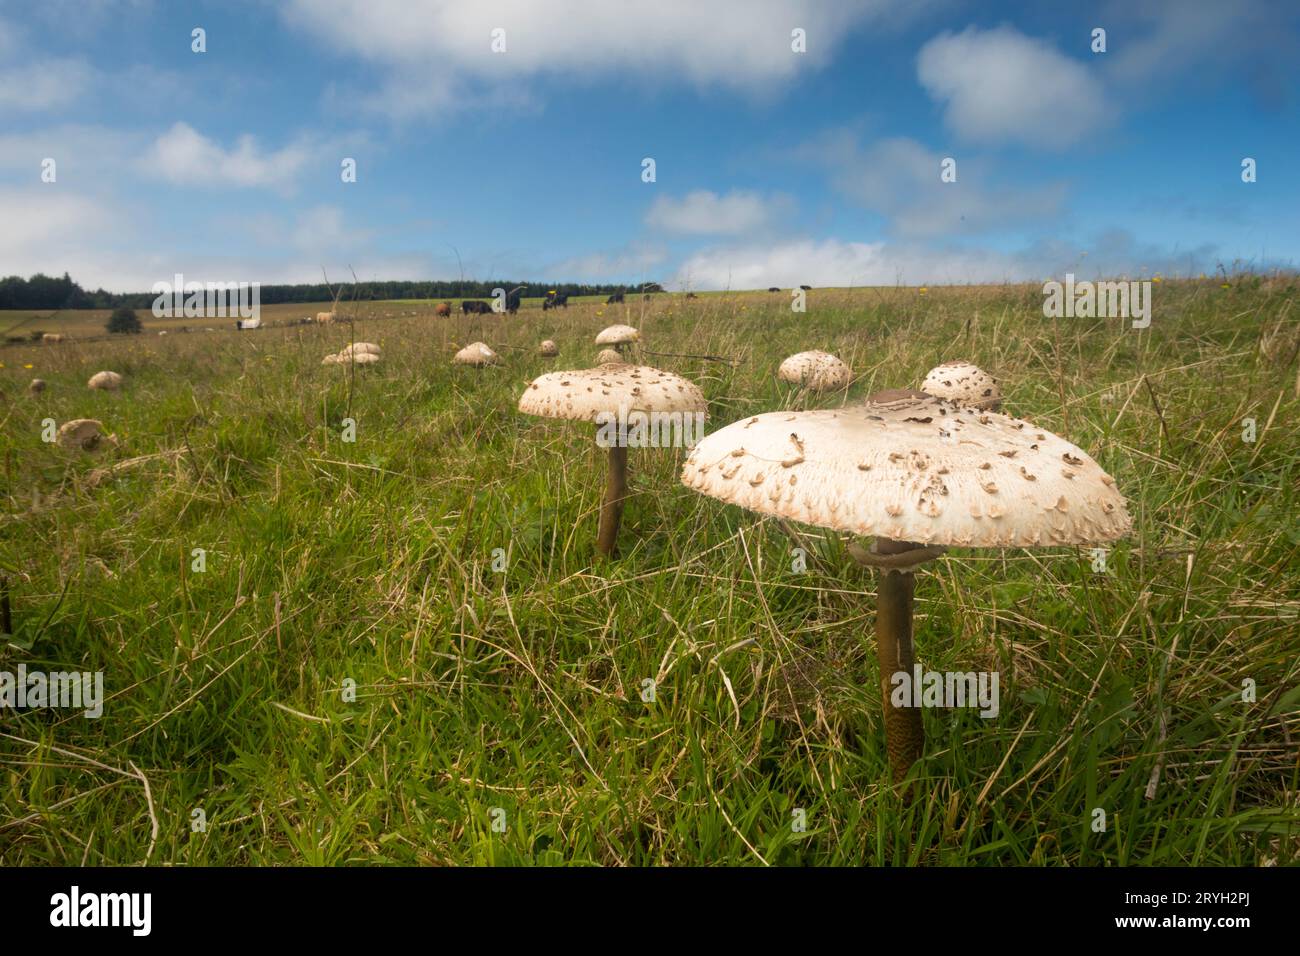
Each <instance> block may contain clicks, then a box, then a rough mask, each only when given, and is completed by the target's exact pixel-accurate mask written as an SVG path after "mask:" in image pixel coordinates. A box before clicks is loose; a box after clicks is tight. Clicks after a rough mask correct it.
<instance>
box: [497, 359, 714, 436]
mask: <svg viewBox="0 0 1300 956" xmlns="http://www.w3.org/2000/svg"><path fill="white" fill-rule="evenodd" d="M704 409H705V401H704V393H703V392H701V391H700V389H699V386H698V385H696V384H695V383H694V382H691V381H689V380H688V379H684V378H682V377H681V376H680V375H674V374H673V373H672V372H663V371H660V370H659V369H657V368H650V367H648V366H645V365H628V364H618V365H613V364H611V365H601V366H599V367H598V368H588V369H581V370H579V371H576V372H548V373H547V374H545V375H542V376H540V377H539V378H536V379H534V380H533V382H532V384H531V385H529V386H528V388H526V389H524V394H523V396H522V397H521V398H520V399H519V410H520V411H521V412H523V413H524V414H525V415H541V416H542V417H544V418H565V419H569V420H570V421H585V422H594V421H596V419H597V416H600V415H602V414H605V415H618V414H620V413H623V414H630V413H631V412H702V411H704Z"/></svg>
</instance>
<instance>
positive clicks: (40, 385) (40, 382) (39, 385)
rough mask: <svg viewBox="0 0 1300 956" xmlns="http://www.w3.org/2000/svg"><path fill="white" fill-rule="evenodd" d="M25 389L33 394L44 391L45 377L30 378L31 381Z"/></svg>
mask: <svg viewBox="0 0 1300 956" xmlns="http://www.w3.org/2000/svg"><path fill="white" fill-rule="evenodd" d="M27 391H29V392H31V393H32V394H33V395H36V394H37V393H39V392H43V391H45V379H43V378H34V379H32V383H31V384H30V385H28V386H27Z"/></svg>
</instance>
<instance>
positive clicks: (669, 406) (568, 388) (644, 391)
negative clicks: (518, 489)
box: [519, 363, 705, 557]
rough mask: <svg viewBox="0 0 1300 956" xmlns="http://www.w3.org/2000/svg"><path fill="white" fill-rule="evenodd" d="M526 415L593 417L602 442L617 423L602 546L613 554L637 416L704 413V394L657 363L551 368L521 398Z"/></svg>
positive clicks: (590, 419)
mask: <svg viewBox="0 0 1300 956" xmlns="http://www.w3.org/2000/svg"><path fill="white" fill-rule="evenodd" d="M519 410H520V411H521V412H523V413H524V414H525V415H540V416H542V417H543V418H561V419H567V420H569V421H579V422H593V423H595V424H596V427H597V435H596V438H597V442H598V443H599V444H604V442H602V440H601V439H602V435H603V434H605V433H606V430H607V429H609V428H610V425H611V423H617V425H618V426H619V427H617V429H616V432H617V436H618V437H617V438H616V439H615V440H613V441H612V442H609V443H608V448H609V478H608V480H607V482H606V485H605V497H604V500H603V501H602V502H601V506H600V529H599V532H598V534H597V536H596V548H597V550H599V551H600V553H601V554H604V555H606V556H608V557H612V556H614V554H615V551H616V548H617V543H618V526H619V523H620V522H621V521H622V518H623V502H624V499H625V498H626V497H627V449H628V445H629V444H631V443H632V442H630V441H629V440H628V439H629V435H630V434H631V432H630V430H629V429H628V428H627V427H625V426H626V425H627V424H629V423H631V421H632V417H633V416H638V417H641V416H650V415H653V414H656V413H659V414H663V413H668V414H673V413H676V414H681V415H688V414H697V413H698V414H700V415H701V416H702V415H703V413H704V410H705V401H704V393H703V392H701V391H700V389H699V386H697V385H696V384H695V383H693V382H691V381H688V380H687V379H684V378H682V377H681V376H680V375H674V374H673V373H671V372H663V371H660V370H659V369H657V368H650V367H648V366H643V365H628V364H626V363H620V364H616V365H615V364H610V365H601V366H599V367H598V368H589V369H583V370H580V371H574V372H548V373H547V374H546V375H542V376H540V377H539V378H536V379H534V380H533V382H532V384H530V385H529V386H528V388H526V389H525V390H524V394H523V396H522V397H521V398H520V399H519Z"/></svg>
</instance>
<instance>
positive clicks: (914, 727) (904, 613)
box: [876, 538, 925, 783]
mask: <svg viewBox="0 0 1300 956" xmlns="http://www.w3.org/2000/svg"><path fill="white" fill-rule="evenodd" d="M918 547H920V546H919V545H916V544H912V543H911V542H908V541H891V540H889V539H888V538H877V539H876V552H877V553H879V554H901V553H903V552H906V551H912V550H914V549H916V548H918ZM914 587H915V578H914V577H913V576H912V570H911V568H908V569H906V570H886V569H883V568H882V569H881V572H880V583H879V585H878V586H877V588H876V659H877V660H878V661H879V663H880V696H881V700H882V702H883V704H884V710H885V749H886V750H887V751H888V753H889V768H890V770H891V772H892V774H893V779H894V783H898V782H900V781H901V780H902V779H903V778H904V777H906V776H907V771H908V770H909V769H910V768H911V766H912V764H914V763H916V761H917V760H919V759H920V758H921V754H922V752H923V751H924V750H925V729H924V727H923V725H922V723H921V709H920V708H919V707H917V706H915V704H916V702H917V701H916V690H917V688H913V694H912V700H911V703H912V704H913V705H914V706H911V707H895V706H894V702H893V699H892V698H893V693H892V691H893V676H894V675H895V674H897V673H899V672H902V673H905V674H907V676H908V680H911V679H912V669H913V666H914V665H915V664H916V654H915V652H914V650H913V648H912V593H913V589H914Z"/></svg>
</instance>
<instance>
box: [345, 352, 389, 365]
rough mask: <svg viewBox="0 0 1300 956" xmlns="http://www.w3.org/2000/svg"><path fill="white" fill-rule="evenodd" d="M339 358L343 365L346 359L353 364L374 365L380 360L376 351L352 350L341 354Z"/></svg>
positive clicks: (346, 361)
mask: <svg viewBox="0 0 1300 956" xmlns="http://www.w3.org/2000/svg"><path fill="white" fill-rule="evenodd" d="M340 358H341V359H342V361H343V363H344V364H345V365H346V364H347V363H348V361H351V362H352V364H353V365H374V364H375V363H376V362H378V361H379V360H380V358H379V355H378V353H376V352H353V353H352V354H351V355H343V356H341V357H340Z"/></svg>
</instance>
